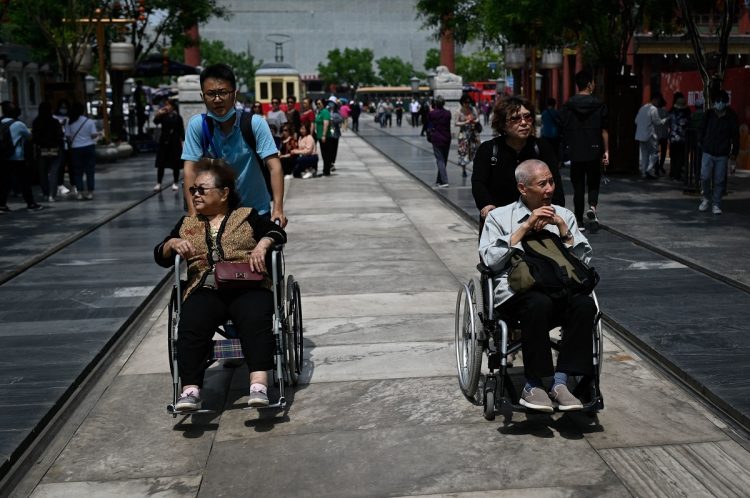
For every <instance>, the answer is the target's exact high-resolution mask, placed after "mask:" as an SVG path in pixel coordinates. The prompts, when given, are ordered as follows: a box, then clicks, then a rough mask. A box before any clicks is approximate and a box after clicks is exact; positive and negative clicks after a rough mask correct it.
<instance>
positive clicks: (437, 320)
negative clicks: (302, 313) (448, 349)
mask: <svg viewBox="0 0 750 498" xmlns="http://www.w3.org/2000/svg"><path fill="white" fill-rule="evenodd" d="M454 321H455V319H454V315H453V313H450V314H448V313H444V314H420V315H406V316H360V317H342V318H317V319H307V320H305V321H304V327H305V331H304V332H305V338H307V339H309V340H310V341H311V342H314V344H315V346H316V347H320V346H327V345H343V344H352V345H357V344H367V343H382V342H396V341H420V340H428V341H429V340H436V339H446V338H450V337H451V335H452V334H453V333H454V330H453V329H454Z"/></svg>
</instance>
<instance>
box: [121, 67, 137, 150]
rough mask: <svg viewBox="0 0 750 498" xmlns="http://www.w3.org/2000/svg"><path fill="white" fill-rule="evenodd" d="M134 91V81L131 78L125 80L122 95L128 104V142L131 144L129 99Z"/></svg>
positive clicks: (131, 112) (131, 111)
mask: <svg viewBox="0 0 750 498" xmlns="http://www.w3.org/2000/svg"><path fill="white" fill-rule="evenodd" d="M134 91H135V80H134V79H133V78H128V79H126V80H125V81H124V82H123V87H122V95H123V97H125V100H126V101H127V104H128V140H129V141H131V142H132V140H133V106H132V102H131V100H130V99H131V97H132V96H133V92H134Z"/></svg>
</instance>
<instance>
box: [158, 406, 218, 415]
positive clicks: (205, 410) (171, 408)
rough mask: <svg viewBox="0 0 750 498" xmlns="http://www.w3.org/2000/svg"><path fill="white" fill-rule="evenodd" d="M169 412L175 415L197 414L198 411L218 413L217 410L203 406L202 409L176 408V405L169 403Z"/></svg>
mask: <svg viewBox="0 0 750 498" xmlns="http://www.w3.org/2000/svg"><path fill="white" fill-rule="evenodd" d="M167 413H169V414H170V415H174V416H175V417H176V416H178V415H196V414H198V413H216V410H207V409H203V408H201V409H200V410H177V409H175V407H174V405H167Z"/></svg>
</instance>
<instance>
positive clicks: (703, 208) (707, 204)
mask: <svg viewBox="0 0 750 498" xmlns="http://www.w3.org/2000/svg"><path fill="white" fill-rule="evenodd" d="M710 206H711V201H709V200H708V199H703V200H702V201H701V204H700V206H698V211H708V208H709V207H710Z"/></svg>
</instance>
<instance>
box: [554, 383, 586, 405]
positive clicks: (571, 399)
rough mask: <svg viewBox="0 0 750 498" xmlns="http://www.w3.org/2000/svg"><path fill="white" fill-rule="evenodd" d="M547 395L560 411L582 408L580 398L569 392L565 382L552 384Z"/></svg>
mask: <svg viewBox="0 0 750 498" xmlns="http://www.w3.org/2000/svg"><path fill="white" fill-rule="evenodd" d="M549 397H550V399H551V400H552V401H554V402H555V403H557V409H558V410H560V411H561V412H569V411H573V410H583V403H581V400H580V399H578V398H576V397H575V396H573V395H572V394H570V391H568V386H566V385H565V384H557V385H555V386H553V387H552V390H551V391H550V392H549Z"/></svg>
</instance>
